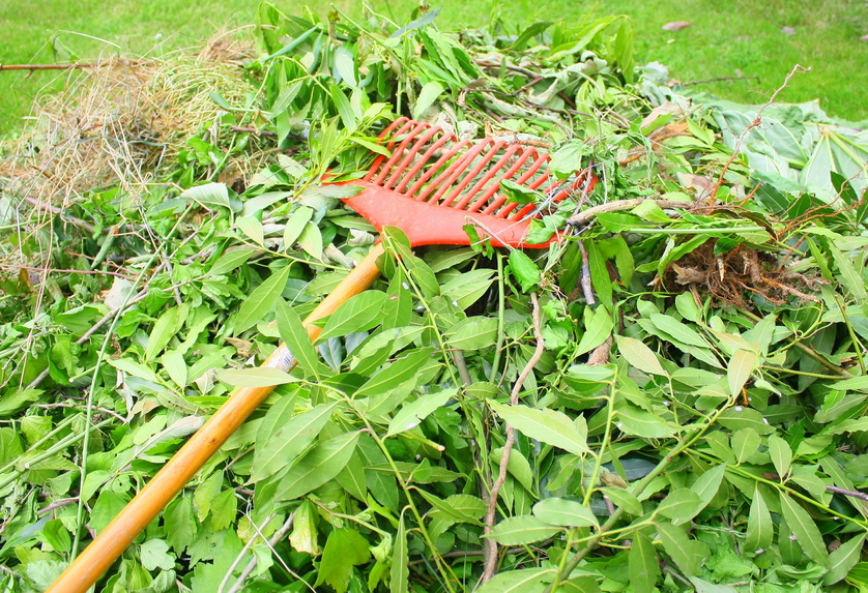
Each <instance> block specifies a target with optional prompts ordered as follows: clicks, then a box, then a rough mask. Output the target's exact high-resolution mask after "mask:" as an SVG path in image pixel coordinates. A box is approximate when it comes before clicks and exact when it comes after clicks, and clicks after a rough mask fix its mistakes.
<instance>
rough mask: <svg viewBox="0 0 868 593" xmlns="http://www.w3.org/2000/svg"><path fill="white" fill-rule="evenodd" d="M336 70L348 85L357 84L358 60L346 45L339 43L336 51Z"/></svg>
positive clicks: (353, 85)
mask: <svg viewBox="0 0 868 593" xmlns="http://www.w3.org/2000/svg"><path fill="white" fill-rule="evenodd" d="M334 60H335V70H337V71H338V74H340V76H341V79H342V80H343V81H344V82H345V83H346V84H347V86H350V87H355V86H356V60H355V57H354V56H353V52H351V51H350V50H349V49H347V46H346V45H339V46H338V47H337V48H336V49H335V53H334Z"/></svg>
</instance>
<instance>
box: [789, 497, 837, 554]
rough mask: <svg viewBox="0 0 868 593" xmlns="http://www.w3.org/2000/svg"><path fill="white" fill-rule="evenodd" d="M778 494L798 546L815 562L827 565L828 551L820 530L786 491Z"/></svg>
mask: <svg viewBox="0 0 868 593" xmlns="http://www.w3.org/2000/svg"><path fill="white" fill-rule="evenodd" d="M779 494H780V497H781V510H782V511H783V515H784V519H785V520H786V522H787V526H788V527H789V528H790V531H792V532H793V535H795V536H796V541H797V542H798V543H799V547H800V548H801V549H802V550H803V551H804V552H805V554H807V555H808V558H810V559H811V560H813V561H814V562H816V563H817V564H820V565H822V566H825V567H828V566H829V553H828V552H827V551H826V545H825V544H824V543H823V536H822V535H820V530H819V529H817V525H816V523H814V520H813V519H811V516H810V515H809V514H808V511H806V510H805V509H803V508H802V507H801V505H799V503H797V502H796V501H795V500H793V499H792V498H790V496H789V495H788V494H787V493H786V492H780V493H779Z"/></svg>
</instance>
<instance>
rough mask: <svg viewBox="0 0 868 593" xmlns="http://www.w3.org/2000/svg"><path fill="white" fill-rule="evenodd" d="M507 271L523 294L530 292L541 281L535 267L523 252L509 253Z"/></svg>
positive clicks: (513, 251)
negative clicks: (508, 270) (509, 271)
mask: <svg viewBox="0 0 868 593" xmlns="http://www.w3.org/2000/svg"><path fill="white" fill-rule="evenodd" d="M509 269H510V270H511V271H512V275H513V276H514V277H515V279H516V280H518V283H519V285H520V286H521V290H522V291H523V292H530V291H531V290H532V289H533V288H534V287H535V286H536V285H537V284H539V283H540V280H541V279H542V274H541V273H540V271H539V268H538V267H537V265H536V264H535V263H534V262H533V260H532V259H531V258H529V257H528V256H527V255H526V254H525V253H524V252H523V251H520V250H518V249H513V250H512V251H510V253H509Z"/></svg>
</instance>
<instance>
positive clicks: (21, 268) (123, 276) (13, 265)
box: [6, 264, 133, 280]
mask: <svg viewBox="0 0 868 593" xmlns="http://www.w3.org/2000/svg"><path fill="white" fill-rule="evenodd" d="M6 267H7V268H15V269H18V270H33V271H34V272H63V273H64V274H90V275H94V276H99V275H103V274H105V275H107V276H115V277H117V278H123V279H124V280H133V279H132V278H130V277H129V276H127V275H126V274H121V273H119V272H109V271H107V270H63V269H60V268H38V267H35V266H20V265H18V264H7V265H6Z"/></svg>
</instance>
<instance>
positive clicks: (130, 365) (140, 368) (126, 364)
mask: <svg viewBox="0 0 868 593" xmlns="http://www.w3.org/2000/svg"><path fill="white" fill-rule="evenodd" d="M106 362H107V363H109V364H110V365H112V366H113V367H115V368H116V369H117V370H119V371H123V372H125V373H127V374H128V375H132V376H133V377H138V378H139V379H144V380H146V381H151V382H153V383H159V382H160V378H159V377H158V376H157V373H155V372H154V371H153V370H151V368H150V367H148V366H146V365H143V364H141V363H139V362H136V361H134V360H130V359H129V358H118V359H117V360H114V359H112V358H107V359H106ZM25 391H27V392H28V393H32V394H33V397H32V398H30V399H29V400H28V401H33V400H34V399H36V397H37V396H38V395H39V394H40V393H42V392H41V391H36V390H32V389H31V390H25ZM23 392H24V391H22V393H23ZM10 399H11V397H10V394H6V395H5V396H4V400H5V401H3V402H0V414H2V413H3V412H4V410H3V407H4V404H5V405H9V403H10V402H9V400H10Z"/></svg>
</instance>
